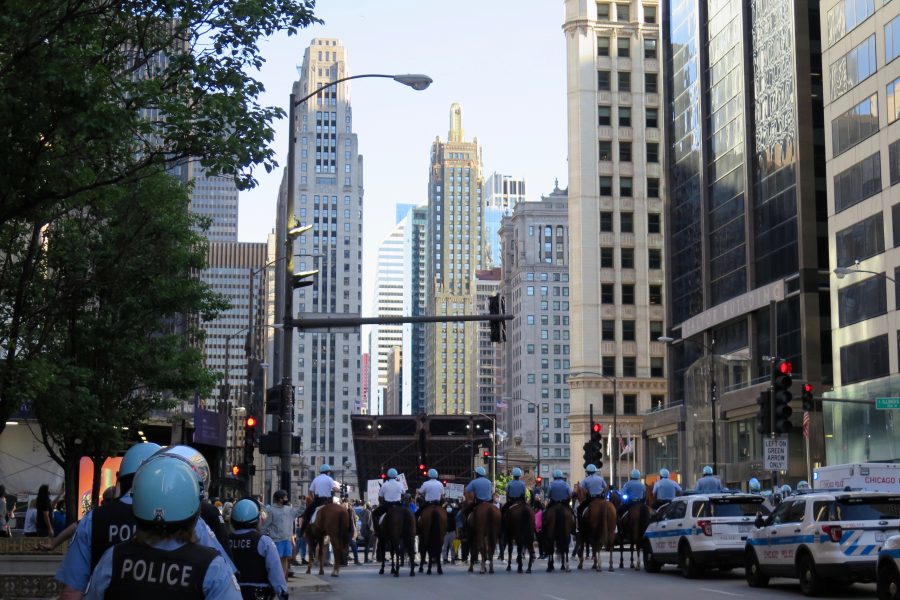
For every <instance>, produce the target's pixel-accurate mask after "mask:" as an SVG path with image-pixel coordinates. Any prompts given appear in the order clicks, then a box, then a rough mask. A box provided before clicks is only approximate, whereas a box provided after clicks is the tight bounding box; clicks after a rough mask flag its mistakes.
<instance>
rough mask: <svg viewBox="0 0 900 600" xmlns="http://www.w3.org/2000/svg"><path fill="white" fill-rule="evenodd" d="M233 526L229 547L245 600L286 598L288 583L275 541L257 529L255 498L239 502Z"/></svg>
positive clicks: (233, 510) (234, 513)
mask: <svg viewBox="0 0 900 600" xmlns="http://www.w3.org/2000/svg"><path fill="white" fill-rule="evenodd" d="M231 525H232V526H233V527H234V533H232V534H231V535H230V536H229V545H230V546H231V556H232V558H233V559H234V564H235V565H236V566H237V568H238V584H239V585H240V587H241V596H242V597H243V598H244V600H269V599H271V598H274V597H275V596H276V595H277V596H278V597H279V598H287V597H288V589H287V581H286V580H285V578H284V571H283V570H282V568H281V559H280V557H279V556H278V549H277V548H276V547H275V542H273V541H272V538H270V537H269V536H267V535H263V534H261V533H260V532H259V531H258V530H257V529H258V527H259V504H258V503H257V502H256V501H255V500H253V499H252V498H244V499H243V500H239V501H238V502H237V504H235V505H234V508H233V509H232V511H231Z"/></svg>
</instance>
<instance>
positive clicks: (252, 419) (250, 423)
mask: <svg viewBox="0 0 900 600" xmlns="http://www.w3.org/2000/svg"><path fill="white" fill-rule="evenodd" d="M245 424H246V425H247V427H256V417H247V421H246V422H245Z"/></svg>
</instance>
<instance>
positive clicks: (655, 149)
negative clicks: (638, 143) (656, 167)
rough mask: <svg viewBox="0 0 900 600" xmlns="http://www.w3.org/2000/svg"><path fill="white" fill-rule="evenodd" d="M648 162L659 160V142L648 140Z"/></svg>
mask: <svg viewBox="0 0 900 600" xmlns="http://www.w3.org/2000/svg"><path fill="white" fill-rule="evenodd" d="M647 162H648V163H658V162H659V144H657V143H656V142H647Z"/></svg>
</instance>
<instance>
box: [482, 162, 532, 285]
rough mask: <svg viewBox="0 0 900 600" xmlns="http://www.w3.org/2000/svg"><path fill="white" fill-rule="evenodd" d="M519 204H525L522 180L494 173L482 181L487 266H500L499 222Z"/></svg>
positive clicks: (523, 181)
mask: <svg viewBox="0 0 900 600" xmlns="http://www.w3.org/2000/svg"><path fill="white" fill-rule="evenodd" d="M519 202H525V179H524V178H515V177H512V176H511V175H503V174H501V173H497V172H494V173H491V174H490V175H489V176H488V177H487V178H486V179H485V180H484V239H485V243H486V244H487V245H488V255H489V256H488V258H489V260H488V264H489V266H491V267H499V266H501V264H502V261H501V258H502V255H501V253H500V224H501V221H502V220H503V217H505V216H509V215H511V214H512V210H513V209H514V208H515V207H516V204H518V203H519Z"/></svg>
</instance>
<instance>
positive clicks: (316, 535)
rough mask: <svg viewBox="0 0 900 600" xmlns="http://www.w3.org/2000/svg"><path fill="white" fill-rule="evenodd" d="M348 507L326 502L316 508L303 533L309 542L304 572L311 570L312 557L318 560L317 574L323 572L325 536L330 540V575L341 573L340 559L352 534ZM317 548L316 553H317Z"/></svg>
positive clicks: (322, 573) (351, 521)
mask: <svg viewBox="0 0 900 600" xmlns="http://www.w3.org/2000/svg"><path fill="white" fill-rule="evenodd" d="M350 511H351V509H350V508H345V507H343V506H341V505H340V504H333V503H328V504H325V505H324V506H322V507H321V508H319V509H318V513H317V514H316V516H315V519H316V520H315V521H313V522H312V523H310V524H309V526H308V527H307V528H306V532H305V533H304V535H305V536H306V540H307V543H308V544H309V564H307V565H306V574H307V575H309V573H310V571H311V570H312V564H313V557H316V560H317V561H318V562H319V575H324V574H325V538H326V537H327V538H328V539H329V540H330V541H331V555H332V560H333V561H334V568H333V569H332V571H331V576H332V577H337V576H338V575H340V573H341V559H342V558H343V556H344V551H345V549H346V548H347V547H348V546H349V544H350V536H351V535H352V534H353V519H352V518H351V517H350ZM317 550H318V553H317Z"/></svg>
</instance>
